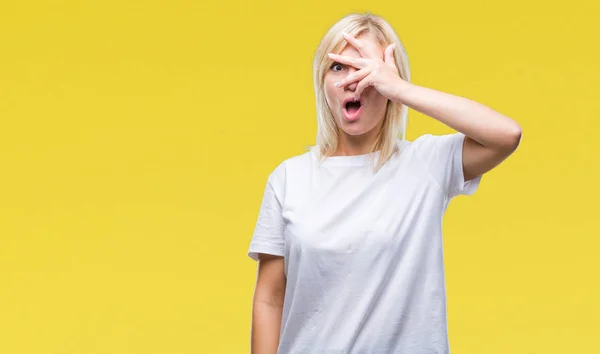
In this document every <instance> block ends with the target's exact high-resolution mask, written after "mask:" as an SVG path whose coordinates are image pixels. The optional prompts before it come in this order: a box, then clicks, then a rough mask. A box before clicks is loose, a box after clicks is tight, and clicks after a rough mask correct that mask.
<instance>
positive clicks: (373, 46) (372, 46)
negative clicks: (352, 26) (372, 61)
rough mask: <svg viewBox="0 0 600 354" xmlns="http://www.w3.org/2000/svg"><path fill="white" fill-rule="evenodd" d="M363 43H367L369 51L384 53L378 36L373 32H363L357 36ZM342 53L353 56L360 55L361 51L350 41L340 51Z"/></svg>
mask: <svg viewBox="0 0 600 354" xmlns="http://www.w3.org/2000/svg"><path fill="white" fill-rule="evenodd" d="M356 39H358V40H359V41H360V42H361V43H362V44H363V45H365V46H366V47H367V48H368V50H369V51H376V52H377V53H381V54H382V55H383V50H382V48H381V46H380V45H379V43H378V42H377V40H376V38H375V37H373V36H372V35H371V34H363V35H360V36H358V37H356ZM340 54H341V55H346V56H351V57H360V53H359V52H358V50H357V49H356V48H354V46H353V45H352V44H350V43H346V47H345V48H344V49H343V50H342V52H341V53H340Z"/></svg>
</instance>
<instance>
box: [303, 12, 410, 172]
mask: <svg viewBox="0 0 600 354" xmlns="http://www.w3.org/2000/svg"><path fill="white" fill-rule="evenodd" d="M342 32H346V33H349V34H351V35H352V36H354V37H358V36H360V35H361V34H364V33H369V34H371V35H372V36H373V37H374V38H376V40H377V42H378V43H379V45H381V46H382V47H383V48H385V47H386V46H388V45H390V44H392V43H395V44H396V46H395V49H394V62H395V64H396V67H397V68H398V74H399V76H400V78H401V79H403V80H404V81H407V82H410V70H409V66H408V55H407V54H406V50H405V48H404V45H403V44H402V41H401V40H400V38H398V35H397V34H396V32H395V31H394V30H393V29H392V27H391V26H390V25H389V24H388V23H387V22H386V21H385V20H384V19H383V18H381V17H380V16H376V15H373V14H371V13H365V14H350V15H346V16H345V17H343V18H342V19H341V20H339V21H338V22H337V23H335V24H334V25H333V26H332V27H331V28H330V29H329V31H328V32H327V33H326V34H325V36H324V37H323V39H322V40H321V42H320V44H319V47H318V48H317V51H316V53H315V57H314V62H313V75H314V76H313V81H314V90H315V95H316V104H317V126H318V129H317V138H316V145H315V146H311V147H309V149H310V150H314V151H316V152H317V154H318V156H319V160H320V161H323V160H324V159H326V158H327V157H329V156H332V155H333V154H334V153H335V151H336V150H337V147H338V142H339V136H338V134H339V133H338V128H337V123H336V121H335V119H334V117H333V114H332V113H331V108H330V107H329V105H328V104H327V101H326V99H325V92H324V79H325V74H326V73H327V70H328V69H329V67H330V66H331V65H332V64H333V61H332V60H331V59H330V58H329V56H328V55H327V54H328V53H340V52H341V51H342V50H344V48H345V47H346V46H347V45H349V44H348V43H347V42H345V39H344V37H343V36H342ZM407 114H408V107H406V106H405V105H404V104H402V103H399V102H393V101H391V100H388V103H387V107H386V111H385V117H384V121H383V126H382V129H381V131H380V133H379V134H378V136H377V138H376V140H375V143H374V144H373V145H372V146H371V148H370V150H369V152H376V151H379V158H378V159H377V161H373V162H374V165H373V168H374V169H375V170H376V171H377V170H379V169H380V168H381V167H382V166H383V165H384V164H385V163H386V162H387V161H388V160H389V159H390V158H391V157H392V155H393V154H394V152H395V151H396V147H397V139H398V135H399V134H400V133H402V140H405V139H406V121H407ZM373 156H374V155H373Z"/></svg>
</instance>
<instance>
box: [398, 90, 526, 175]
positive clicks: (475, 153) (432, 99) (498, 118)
mask: <svg viewBox="0 0 600 354" xmlns="http://www.w3.org/2000/svg"><path fill="white" fill-rule="evenodd" d="M397 88H398V89H397V91H396V95H394V96H395V97H394V98H393V100H394V101H399V102H402V103H404V104H406V105H407V106H408V107H410V108H412V109H414V110H416V111H419V112H421V113H423V114H425V115H428V116H430V117H432V118H435V119H437V120H438V121H440V122H442V123H444V124H446V125H447V126H449V127H450V128H452V129H454V130H457V131H459V132H461V133H463V134H464V135H466V138H465V143H464V147H463V170H464V175H465V180H466V181H468V180H470V179H473V178H475V177H477V176H480V175H482V174H484V173H486V172H488V171H489V170H491V169H492V168H494V167H496V166H497V165H499V164H500V163H501V162H502V161H504V160H505V159H506V158H507V157H508V156H510V155H511V154H512V153H513V152H514V151H515V150H516V149H517V147H518V145H519V142H520V141H521V127H520V126H519V124H518V123H517V122H515V121H514V120H512V119H510V118H508V117H506V116H504V115H502V114H500V113H498V112H496V111H494V110H492V109H491V108H489V107H487V106H485V105H483V104H480V103H477V102H475V101H472V100H470V99H467V98H464V97H460V96H454V95H451V94H448V93H445V92H441V91H436V90H433V89H430V88H426V87H422V86H417V85H415V84H412V83H409V82H406V81H401V82H399V84H398V86H397Z"/></svg>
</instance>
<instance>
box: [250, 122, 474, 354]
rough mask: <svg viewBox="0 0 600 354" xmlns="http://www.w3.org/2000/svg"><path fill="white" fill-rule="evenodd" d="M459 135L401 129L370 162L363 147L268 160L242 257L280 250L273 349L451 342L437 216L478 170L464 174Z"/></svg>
mask: <svg viewBox="0 0 600 354" xmlns="http://www.w3.org/2000/svg"><path fill="white" fill-rule="evenodd" d="M463 141H464V135H463V134H461V133H455V134H448V135H430V134H427V135H423V136H421V137H419V138H418V139H416V140H415V141H413V142H410V141H406V140H400V139H398V140H397V142H398V146H399V147H400V152H399V153H396V154H394V156H393V157H392V159H391V160H389V161H388V162H387V163H386V164H385V165H384V167H382V168H381V169H380V170H379V171H378V172H377V173H375V172H373V170H372V168H371V163H370V161H369V154H367V155H359V156H334V157H329V158H327V159H326V160H325V161H324V162H323V164H321V165H319V164H318V161H317V155H316V152H315V151H310V152H306V153H304V154H302V155H297V156H294V157H291V158H289V159H287V160H285V161H283V162H282V163H281V164H280V165H279V166H277V167H276V168H275V170H274V171H273V172H272V173H271V174H270V175H269V178H268V181H267V184H266V189H265V192H264V197H263V200H262V203H261V207H260V211H259V215H258V220H257V224H256V228H255V230H254V234H253V236H252V240H251V242H250V246H249V250H248V256H249V257H251V258H252V259H254V260H257V259H258V258H257V257H258V253H268V254H272V255H279V256H283V257H284V258H285V272H286V276H287V285H286V292H285V299H284V308H283V314H282V322H281V332H280V343H279V350H278V353H279V354H298V353H309V354H363V353H364V354H392V353H402V354H434V353H435V354H448V353H449V352H450V350H449V340H448V331H447V320H446V314H447V312H446V288H445V278H444V261H443V248H442V218H443V215H444V212H445V210H446V208H447V206H448V203H449V201H450V200H451V199H452V198H453V197H455V196H458V195H460V194H466V195H471V194H473V193H474V192H475V190H476V189H477V187H478V185H479V183H480V180H481V177H477V178H475V179H473V180H471V181H468V182H466V183H465V181H464V177H463V167H462V146H463ZM373 154H375V155H378V154H379V152H375V153H373Z"/></svg>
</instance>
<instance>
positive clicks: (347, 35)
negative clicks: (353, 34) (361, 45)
mask: <svg viewBox="0 0 600 354" xmlns="http://www.w3.org/2000/svg"><path fill="white" fill-rule="evenodd" d="M342 36H344V37H349V36H350V35H349V34H348V33H346V32H342Z"/></svg>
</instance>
